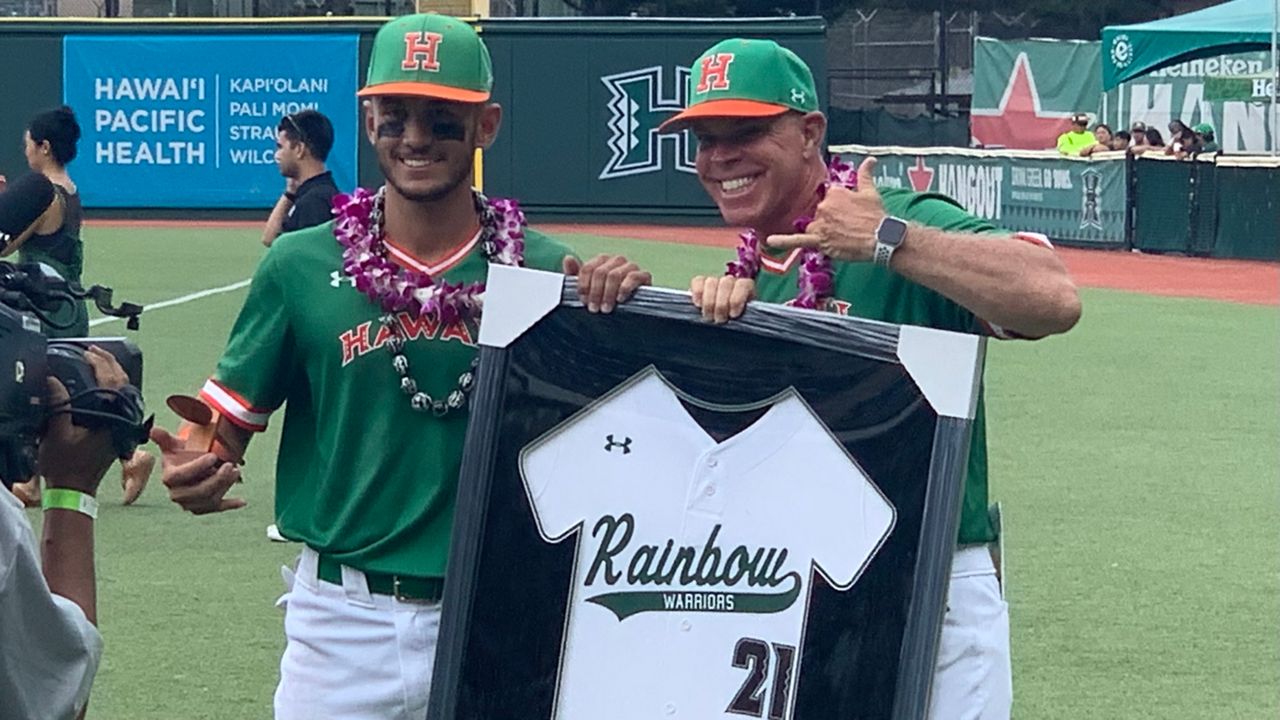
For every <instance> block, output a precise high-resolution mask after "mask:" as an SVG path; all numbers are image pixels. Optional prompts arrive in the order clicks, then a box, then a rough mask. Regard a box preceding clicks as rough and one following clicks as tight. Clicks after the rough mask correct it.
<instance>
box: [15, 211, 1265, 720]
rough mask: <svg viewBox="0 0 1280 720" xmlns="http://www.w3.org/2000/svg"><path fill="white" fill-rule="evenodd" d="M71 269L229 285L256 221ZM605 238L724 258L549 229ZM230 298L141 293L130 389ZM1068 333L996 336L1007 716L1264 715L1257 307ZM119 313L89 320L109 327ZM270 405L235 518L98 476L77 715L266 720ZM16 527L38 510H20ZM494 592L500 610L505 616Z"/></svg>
mask: <svg viewBox="0 0 1280 720" xmlns="http://www.w3.org/2000/svg"><path fill="white" fill-rule="evenodd" d="M86 236H87V238H88V242H87V245H86V253H87V259H86V267H87V268H88V272H87V274H86V278H85V279H86V281H87V282H99V283H103V284H108V285H112V286H114V287H115V289H116V299H117V300H131V301H136V302H143V303H149V302H158V301H161V300H166V299H170V298H175V297H180V296H183V295H187V294H190V293H193V292H196V291H199V290H204V289H207V288H213V287H220V286H224V285H229V284H232V283H235V282H236V281H239V280H243V279H245V278H248V277H249V276H250V275H251V273H252V270H253V267H254V265H255V263H256V262H257V259H258V258H259V257H260V255H261V251H262V248H261V246H260V245H259V244H258V241H257V236H258V233H257V231H256V230H253V229H244V228H241V229H225V228H209V227H200V228H191V229H172V228H144V229H125V228H120V227H91V228H89V229H88V230H87V232H86ZM562 237H563V238H564V239H565V240H566V241H568V242H569V243H571V244H572V245H573V246H574V247H575V248H577V249H578V250H579V251H580V253H581V254H583V255H590V254H594V253H595V252H601V251H608V252H624V253H626V254H627V255H629V256H630V257H632V258H634V259H636V260H637V261H639V262H641V263H642V264H643V265H644V266H645V267H646V268H649V269H651V270H653V272H654V275H655V279H656V282H657V283H658V284H661V285H667V286H673V287H679V288H683V287H685V286H686V285H687V282H688V279H689V277H690V276H691V275H693V274H695V273H697V272H704V273H705V272H716V271H717V268H719V267H722V263H723V262H724V261H725V260H726V259H727V258H728V256H729V255H730V254H731V251H728V250H723V249H716V248H709V247H685V246H676V245H668V244H659V243H653V242H644V241H637V240H627V239H619V238H603V237H596V236H590V235H565V236H562ZM246 292H247V290H245V289H238V290H234V291H230V292H226V293H222V294H217V295H212V296H208V297H203V298H200V299H197V300H193V301H191V302H188V303H185V304H180V305H175V306H172V307H167V308H163V309H159V310H156V311H155V312H154V313H149V314H147V315H145V316H144V317H143V322H142V330H141V332H139V333H136V334H134V339H135V340H136V341H137V342H138V343H139V344H140V345H141V346H142V348H143V349H144V351H145V353H146V383H145V384H146V397H147V400H148V404H149V406H150V407H151V409H152V410H154V411H155V412H156V414H157V419H158V422H159V423H160V424H162V425H164V426H166V427H172V426H173V424H174V418H173V416H172V415H171V414H170V413H169V411H168V409H167V408H165V407H164V403H163V399H164V397H165V396H166V395H168V394H170V393H174V392H179V391H181V392H191V391H193V390H195V389H196V388H198V387H199V385H200V383H201V382H202V381H203V380H204V378H205V377H206V375H207V374H208V373H209V372H210V371H211V369H212V367H213V364H214V362H215V361H216V359H217V356H218V354H219V352H220V350H221V348H222V345H223V343H224V342H225V340H226V336H227V332H228V330H229V328H230V325H231V322H232V320H233V319H234V317H235V314H236V312H237V310H238V308H239V306H240V303H241V302H242V301H243V299H244V297H245V293H246ZM1083 296H1084V307H1085V312H1084V319H1083V320H1082V321H1081V324H1080V326H1079V327H1077V328H1076V329H1075V330H1074V331H1072V332H1071V333H1070V334H1069V335H1066V336H1063V337H1058V338H1052V339H1049V340H1045V341H1042V342H1037V343H1021V342H1010V343H993V344H992V345H991V347H990V352H989V360H988V367H987V375H986V378H987V401H988V414H989V424H990V430H989V434H990V442H991V462H992V487H993V494H994V497H995V499H999V500H1001V501H1003V503H1004V506H1005V526H1006V538H1007V543H1008V547H1007V551H1006V552H1007V562H1008V572H1009V578H1008V591H1009V602H1010V605H1011V606H1012V633H1013V653H1014V676H1015V679H1014V684H1015V690H1014V692H1015V712H1014V715H1015V717H1017V718H1061V719H1063V720H1079V719H1080V718H1126V719H1127V718H1161V719H1165V718H1197V719H1201V718H1250V719H1252V718H1267V717H1276V716H1277V713H1280V573H1277V564H1276V548H1277V547H1280V489H1278V488H1280V486H1278V484H1277V482H1276V480H1277V467H1278V465H1280V456H1278V453H1280V450H1278V449H1277V443H1276V438H1277V437H1280V404H1278V403H1277V398H1280V358H1278V356H1277V353H1276V348H1277V347H1278V346H1280V323H1278V322H1277V320H1278V319H1280V316H1278V313H1277V308H1275V307H1258V306H1245V305H1235V304H1229V303H1224V302H1216V301H1208V300H1190V299H1177V298H1156V297H1150V296H1145V295H1138V294H1132V293H1125V292H1119V291H1112V290H1086V291H1084V293H1083ZM122 332H123V326H122V325H121V324H120V323H107V324H102V325H99V326H96V327H95V329H94V333H95V334H98V335H118V334H121V333H122ZM278 430H279V418H277V419H276V420H275V421H274V422H273V424H272V427H271V429H270V430H269V431H268V432H267V433H266V434H265V436H263V437H260V438H258V439H257V440H256V441H255V442H254V443H253V444H252V446H251V447H250V450H249V454H248V465H247V467H246V471H245V478H246V479H245V483H244V484H243V485H241V486H239V487H237V488H236V492H237V493H239V494H241V495H242V496H243V497H246V498H248V500H249V506H248V507H247V508H245V509H243V510H239V511H235V512H230V513H225V514H221V515H216V516H212V517H193V516H190V515H186V514H183V513H182V512H181V511H180V510H179V509H178V508H177V506H175V505H172V504H171V503H169V502H168V500H167V498H166V495H165V493H164V489H163V487H161V486H159V484H158V483H156V484H155V485H154V486H153V487H150V488H148V490H147V492H146V493H145V494H144V495H143V496H142V499H141V500H140V501H139V502H138V504H137V505H135V506H133V507H129V508H124V507H121V506H120V505H119V500H120V497H121V491H120V487H119V482H118V475H116V474H114V473H115V471H114V470H113V471H112V472H113V474H112V475H109V476H108V478H107V480H105V481H104V483H103V490H102V492H101V500H102V510H101V519H100V520H99V522H98V540H97V553H98V563H99V564H98V571H99V577H98V579H99V589H100V592H99V617H100V618H101V623H102V632H103V634H104V636H105V638H106V655H105V657H104V660H103V666H102V669H101V672H100V673H99V675H98V680H97V684H96V687H95V690H94V694H93V699H92V701H91V703H90V709H89V714H88V717H89V718H91V719H92V720H105V719H111V720H148V719H155V720H187V719H190V720H196V719H203V718H209V719H219V720H222V719H226V720H233V719H234V720H244V719H246V718H269V717H270V716H271V696H272V691H273V689H274V687H275V683H276V679H277V672H278V660H279V654H280V651H281V649H282V647H283V644H284V643H283V631H282V626H281V615H280V612H279V611H278V610H276V609H275V608H274V607H273V602H274V600H275V599H276V598H277V597H278V596H279V595H280V594H281V592H282V584H281V580H280V573H279V568H280V566H281V565H282V564H284V563H286V562H288V561H289V560H290V559H291V558H292V556H293V555H294V552H295V550H294V548H293V547H292V546H287V545H281V544H275V543H269V542H267V540H266V538H265V535H264V528H265V527H266V525H267V524H268V523H270V522H271V520H272V474H273V468H274V453H275V448H276V445H277V440H278V434H277V433H278ZM30 517H31V519H32V521H33V522H34V523H37V524H38V523H39V520H40V518H39V514H38V513H36V512H31V513H30ZM513 609H514V608H513Z"/></svg>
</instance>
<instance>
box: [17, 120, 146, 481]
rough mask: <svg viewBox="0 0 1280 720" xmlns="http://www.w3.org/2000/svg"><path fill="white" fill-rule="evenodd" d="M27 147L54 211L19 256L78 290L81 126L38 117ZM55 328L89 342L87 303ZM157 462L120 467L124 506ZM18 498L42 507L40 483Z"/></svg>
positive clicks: (59, 316)
mask: <svg viewBox="0 0 1280 720" xmlns="http://www.w3.org/2000/svg"><path fill="white" fill-rule="evenodd" d="M22 140H23V147H24V150H25V153H26V156H27V165H28V166H29V167H30V168H31V169H32V170H34V171H36V172H38V173H40V174H42V175H44V176H45V177H47V178H49V181H50V182H52V183H53V187H54V192H55V193H56V195H57V197H55V198H54V203H53V207H51V208H50V210H49V212H47V213H46V215H45V216H44V218H43V219H42V220H41V222H40V224H39V225H38V226H37V227H36V230H35V233H34V234H33V235H31V237H29V238H28V239H27V240H26V242H24V243H23V244H22V245H21V247H20V248H19V250H18V257H19V259H20V260H21V261H23V262H42V263H45V264H47V265H49V266H50V267H52V268H53V269H54V270H57V271H58V274H59V275H61V276H62V277H63V278H65V279H67V280H69V281H71V282H75V283H77V284H80V283H81V282H82V281H81V275H82V274H83V272H84V243H83V242H82V241H81V239H80V225H81V222H82V221H83V219H84V215H83V211H82V210H81V205H80V192H79V190H78V188H77V187H76V184H75V182H74V181H73V180H72V179H71V175H70V174H68V173H67V165H68V164H69V163H70V162H71V161H72V160H74V159H75V157H76V145H77V143H79V141H80V124H79V123H78V122H76V116H75V113H74V112H73V111H72V110H71V108H69V107H67V106H65V105H64V106H62V107H60V108H57V109H55V110H48V111H46V112H42V113H40V114H39V115H36V116H35V117H34V118H32V119H31V122H29V123H28V124H27V130H26V132H25V133H24V134H23V139H22ZM52 320H53V321H54V324H52V325H51V324H46V325H45V327H44V333H45V335H46V336H47V337H50V338H67V337H86V336H88V334H89V310H88V308H87V307H86V305H85V302H84V301H83V300H77V301H76V302H74V303H70V304H64V305H63V309H62V310H61V311H59V312H56V313H54V314H53V318H52ZM155 464H156V459H155V456H153V455H151V454H150V453H146V452H143V451H142V450H138V451H136V452H135V453H134V455H133V457H132V458H131V459H129V460H128V461H126V462H124V463H123V464H122V468H121V470H122V477H121V485H122V486H123V487H124V502H125V504H126V505H128V504H131V503H132V502H133V501H134V500H137V499H138V495H140V494H141V493H142V489H143V488H144V487H146V485H147V480H148V479H149V478H150V477H151V471H152V470H153V469H154V468H155ZM14 493H15V494H16V495H18V496H19V497H21V498H22V499H23V500H24V501H25V502H26V503H27V504H29V505H30V504H33V503H38V502H39V498H40V485H39V481H38V480H32V481H31V482H29V483H23V484H20V485H15V486H14Z"/></svg>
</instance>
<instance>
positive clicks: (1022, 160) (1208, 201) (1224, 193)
mask: <svg viewBox="0 0 1280 720" xmlns="http://www.w3.org/2000/svg"><path fill="white" fill-rule="evenodd" d="M830 149H831V152H832V153H835V154H839V155H841V156H843V157H845V158H846V159H848V160H850V161H851V162H858V161H860V160H861V159H862V158H864V157H866V156H868V155H874V156H875V157H876V158H877V160H878V161H879V162H878V166H877V169H876V174H875V179H876V184H877V185H879V186H881V187H895V188H907V189H910V190H916V191H918V192H938V193H942V194H944V195H947V196H950V197H952V198H954V199H955V200H957V201H959V202H960V204H962V205H964V206H965V208H966V209H967V210H968V211H969V212H970V213H972V214H974V215H976V216H978V217H981V218H984V219H987V220H990V221H991V222H993V223H995V224H996V225H999V226H1001V227H1005V228H1009V229H1011V230H1022V231H1030V232H1038V233H1043V234H1044V235H1047V236H1048V237H1049V238H1050V239H1051V240H1053V241H1054V242H1055V243H1058V244H1062V245H1072V246H1079V247H1098V248H1112V249H1136V250H1141V251H1144V252H1164V253H1180V254H1186V255H1200V256H1212V257H1226V258H1246V259H1254V260H1280V158H1272V157H1267V156H1257V155H1211V156H1208V157H1201V158H1197V159H1196V160H1178V159H1175V158H1171V157H1167V156H1164V155H1150V156H1145V155H1144V156H1136V157H1135V156H1126V154H1125V153H1120V152H1111V153H1100V154H1098V155H1096V156H1094V157H1092V158H1068V157H1062V156H1061V155H1059V154H1058V153H1056V152H1053V151H1031V150H1027V151H1017V150H966V149H957V148H905V147H894V146H885V147H867V146H862V145H840V146H833V147H831V148H830Z"/></svg>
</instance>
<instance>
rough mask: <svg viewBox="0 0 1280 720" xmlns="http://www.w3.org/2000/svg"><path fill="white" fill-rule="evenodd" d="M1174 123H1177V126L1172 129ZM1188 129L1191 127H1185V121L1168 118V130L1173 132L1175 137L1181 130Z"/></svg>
mask: <svg viewBox="0 0 1280 720" xmlns="http://www.w3.org/2000/svg"><path fill="white" fill-rule="evenodd" d="M1175 125H1177V126H1178V127H1177V129H1174V126H1175ZM1190 129H1191V128H1189V127H1187V124H1186V123H1184V122H1182V121H1181V120H1170V121H1169V132H1170V133H1173V135H1174V136H1175V137H1176V136H1178V135H1180V134H1181V133H1183V132H1185V131H1187V130H1190Z"/></svg>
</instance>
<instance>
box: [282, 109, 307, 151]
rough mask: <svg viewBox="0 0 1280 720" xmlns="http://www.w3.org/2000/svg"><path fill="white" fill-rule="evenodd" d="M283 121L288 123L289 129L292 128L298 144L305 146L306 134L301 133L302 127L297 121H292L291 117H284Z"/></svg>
mask: <svg viewBox="0 0 1280 720" xmlns="http://www.w3.org/2000/svg"><path fill="white" fill-rule="evenodd" d="M284 119H285V122H287V123H289V127H291V128H293V132H294V134H295V135H297V136H298V142H300V143H302V144H303V145H306V144H307V134H306V133H305V132H303V131H302V126H301V125H299V124H298V121H297V120H294V119H293V116H292V115H285V116H284Z"/></svg>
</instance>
